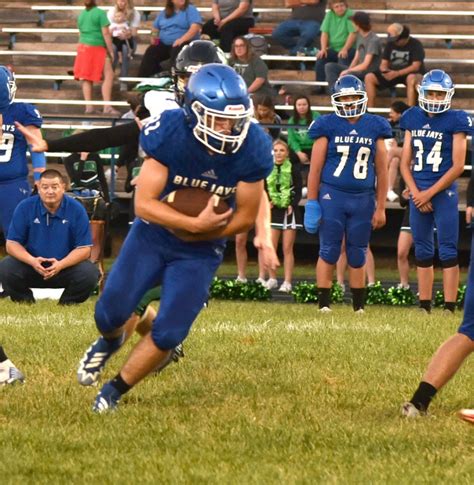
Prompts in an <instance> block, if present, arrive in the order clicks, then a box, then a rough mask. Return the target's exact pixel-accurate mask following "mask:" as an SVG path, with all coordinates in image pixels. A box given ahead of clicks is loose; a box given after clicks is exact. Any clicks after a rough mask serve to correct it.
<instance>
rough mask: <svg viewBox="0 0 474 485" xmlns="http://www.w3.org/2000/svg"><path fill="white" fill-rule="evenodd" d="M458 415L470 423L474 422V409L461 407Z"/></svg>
mask: <svg viewBox="0 0 474 485" xmlns="http://www.w3.org/2000/svg"><path fill="white" fill-rule="evenodd" d="M458 416H459V417H460V418H461V419H462V420H463V421H467V422H468V423H471V424H474V409H461V411H459V413H458Z"/></svg>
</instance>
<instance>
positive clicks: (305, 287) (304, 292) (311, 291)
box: [291, 281, 318, 303]
mask: <svg viewBox="0 0 474 485" xmlns="http://www.w3.org/2000/svg"><path fill="white" fill-rule="evenodd" d="M291 294H292V295H293V298H294V300H295V302H296V303H316V302H317V301H318V291H317V287H316V285H315V284H314V283H308V282H307V281H302V282H300V283H298V284H296V285H295V286H293V291H292V292H291Z"/></svg>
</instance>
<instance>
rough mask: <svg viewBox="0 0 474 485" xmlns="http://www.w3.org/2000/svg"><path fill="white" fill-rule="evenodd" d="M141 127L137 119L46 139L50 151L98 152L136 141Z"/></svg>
mask: <svg viewBox="0 0 474 485" xmlns="http://www.w3.org/2000/svg"><path fill="white" fill-rule="evenodd" d="M139 135H140V128H139V126H138V125H137V123H136V122H135V121H133V122H131V123H124V124H119V125H117V126H113V127H112V128H96V129H94V130H89V131H86V132H84V133H79V134H77V135H72V136H67V137H65V138H59V139H58V140H46V142H47V144H48V150H49V151H50V152H72V153H74V152H96V151H99V150H103V149H104V148H110V147H119V146H122V145H126V144H128V143H130V142H133V141H136V140H137V139H138V136H139Z"/></svg>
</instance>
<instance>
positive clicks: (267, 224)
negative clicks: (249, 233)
mask: <svg viewBox="0 0 474 485" xmlns="http://www.w3.org/2000/svg"><path fill="white" fill-rule="evenodd" d="M255 234H256V236H258V237H259V238H260V239H262V240H266V241H270V242H271V239H272V229H271V209H270V201H269V200H268V195H267V193H266V192H265V191H263V194H262V198H261V200H260V205H259V207H258V214H257V219H256V220H255Z"/></svg>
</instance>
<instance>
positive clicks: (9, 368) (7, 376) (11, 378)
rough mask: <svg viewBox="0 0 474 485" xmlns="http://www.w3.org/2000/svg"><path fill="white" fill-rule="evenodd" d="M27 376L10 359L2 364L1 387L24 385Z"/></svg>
mask: <svg viewBox="0 0 474 485" xmlns="http://www.w3.org/2000/svg"><path fill="white" fill-rule="evenodd" d="M23 382H25V376H24V375H23V374H22V373H21V372H20V371H19V370H18V369H17V368H16V367H15V366H14V364H13V362H12V361H11V360H10V359H7V360H4V361H3V362H2V363H0V386H5V385H7V384H16V383H19V384H23Z"/></svg>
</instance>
